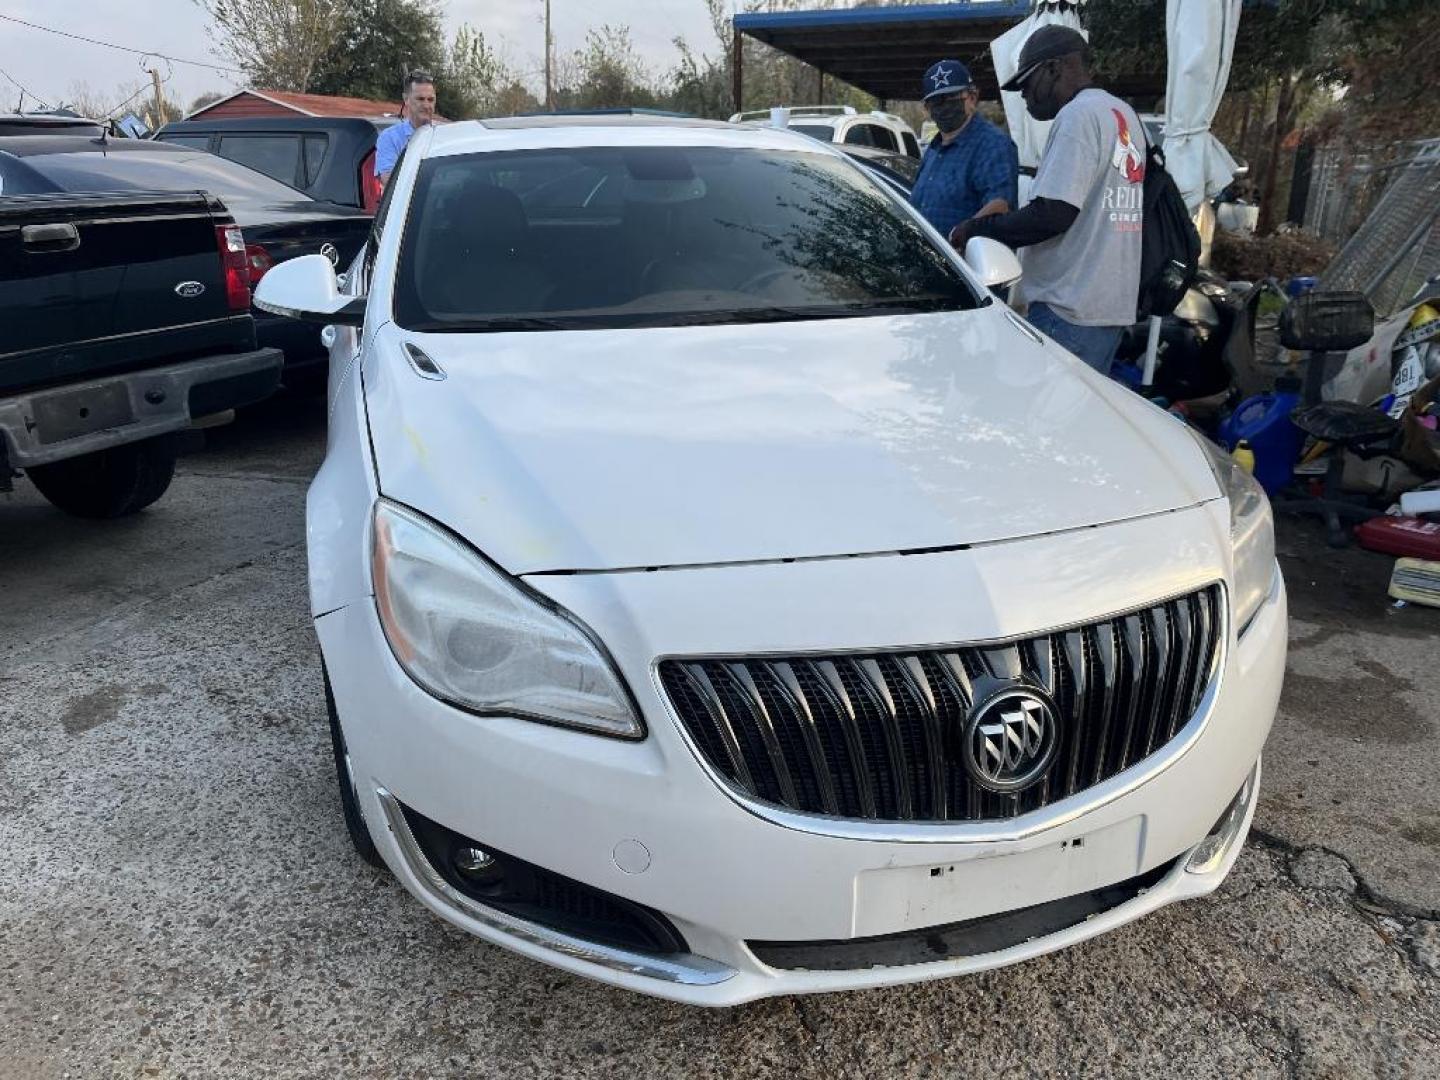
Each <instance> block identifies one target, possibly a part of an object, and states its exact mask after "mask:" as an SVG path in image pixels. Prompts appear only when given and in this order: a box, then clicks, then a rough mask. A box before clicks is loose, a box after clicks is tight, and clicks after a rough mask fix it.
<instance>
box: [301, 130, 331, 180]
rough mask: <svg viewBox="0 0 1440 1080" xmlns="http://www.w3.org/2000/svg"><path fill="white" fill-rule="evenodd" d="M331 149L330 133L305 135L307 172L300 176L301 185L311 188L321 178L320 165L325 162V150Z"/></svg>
mask: <svg viewBox="0 0 1440 1080" xmlns="http://www.w3.org/2000/svg"><path fill="white" fill-rule="evenodd" d="M329 149H330V137H329V136H328V135H306V136H305V173H304V175H303V176H302V177H301V178H300V179H301V181H302V183H301V185H300V186H301V187H303V188H306V189H309V188H310V187H311V185H313V184H314V183H315V181H317V180H319V179H320V166H321V165H323V164H325V152H326V151H327V150H329Z"/></svg>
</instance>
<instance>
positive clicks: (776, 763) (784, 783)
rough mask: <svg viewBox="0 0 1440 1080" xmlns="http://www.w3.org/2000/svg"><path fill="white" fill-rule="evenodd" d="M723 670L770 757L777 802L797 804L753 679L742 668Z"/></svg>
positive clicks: (781, 751) (792, 782) (732, 666)
mask: <svg viewBox="0 0 1440 1080" xmlns="http://www.w3.org/2000/svg"><path fill="white" fill-rule="evenodd" d="M725 670H726V671H728V672H729V674H730V677H731V678H733V679H734V680H735V682H736V683H738V684H739V686H740V688H741V689H742V690H743V691H744V692H745V698H746V702H747V704H748V705H749V708H750V715H751V716H753V717H754V718H755V726H756V729H757V730H758V731H759V732H760V741H761V742H763V743H764V744H765V753H766V754H767V755H769V757H770V769H771V771H772V772H773V773H774V774H775V782H776V783H777V784H779V785H780V799H781V801H782V802H783V803H784V805H786V806H795V805H796V804H797V803H798V802H799V799H798V798H797V796H796V794H795V778H794V776H792V775H791V774H790V766H789V763H788V762H786V760H785V751H784V749H783V748H782V747H781V746H780V739H779V737H778V735H777V733H776V731H775V721H774V720H772V719H771V717H770V710H769V709H767V708H766V707H765V699H764V698H762V697H761V696H760V688H759V687H758V686H756V685H755V676H753V675H752V674H750V669H749V668H748V667H747V666H746V665H744V664H728V665H726V669H725Z"/></svg>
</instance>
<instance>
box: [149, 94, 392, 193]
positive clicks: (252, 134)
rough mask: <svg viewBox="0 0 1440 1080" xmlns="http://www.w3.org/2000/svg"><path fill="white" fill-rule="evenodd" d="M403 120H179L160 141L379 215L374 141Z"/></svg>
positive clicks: (166, 128)
mask: <svg viewBox="0 0 1440 1080" xmlns="http://www.w3.org/2000/svg"><path fill="white" fill-rule="evenodd" d="M398 122H399V121H398V119H388V118H386V119H380V118H376V119H369V118H357V117H331V116H264V117H256V118H254V119H245V120H180V121H177V122H176V123H173V124H166V125H165V126H164V127H163V128H161V129H160V130H159V131H158V132H157V133H156V135H155V138H156V139H158V140H160V141H161V142H169V143H179V144H180V145H182V146H191V147H195V148H196V149H198V150H208V151H210V152H211V153H212V154H219V155H220V156H221V157H223V158H229V159H230V160H231V161H237V162H239V163H240V164H241V165H246V166H249V167H250V168H252V169H254V170H255V171H256V172H262V173H264V174H265V175H266V176H272V177H274V178H275V179H276V180H279V181H281V182H282V183H285V184H289V185H290V186H291V187H294V188H299V189H300V190H301V191H303V192H305V194H307V195H309V196H310V197H311V198H313V199H320V200H323V201H325V202H332V203H340V204H341V205H342V206H356V207H359V208H361V209H362V210H365V211H367V212H368V213H374V212H375V207H376V206H377V205H379V203H380V185H379V184H378V183H377V182H376V180H375V140H376V139H377V138H378V137H379V135H380V132H381V131H383V130H384V129H385V128H387V127H389V126H390V125H391V124H394V123H398Z"/></svg>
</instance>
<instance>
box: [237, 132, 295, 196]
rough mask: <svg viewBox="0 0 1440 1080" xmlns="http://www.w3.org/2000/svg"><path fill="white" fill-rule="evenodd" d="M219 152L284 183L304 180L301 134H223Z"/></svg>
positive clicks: (290, 183) (293, 184)
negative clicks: (301, 169) (301, 164)
mask: <svg viewBox="0 0 1440 1080" xmlns="http://www.w3.org/2000/svg"><path fill="white" fill-rule="evenodd" d="M217 153H219V155H220V156H221V157H226V158H229V159H230V160H231V161H238V162H239V163H240V164H241V165H245V166H247V167H248V168H251V169H254V170H255V171H256V172H260V173H264V174H265V175H266V176H273V177H274V178H275V179H276V180H279V181H280V182H281V183H282V184H289V185H290V186H291V187H298V186H299V185H300V183H301V179H300V136H298V135H223V136H221V138H220V148H219V150H218V151H217Z"/></svg>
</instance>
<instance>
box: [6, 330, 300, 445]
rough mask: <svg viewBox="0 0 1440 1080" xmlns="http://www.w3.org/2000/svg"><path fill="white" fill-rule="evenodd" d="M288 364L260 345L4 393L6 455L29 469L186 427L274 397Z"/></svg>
mask: <svg viewBox="0 0 1440 1080" xmlns="http://www.w3.org/2000/svg"><path fill="white" fill-rule="evenodd" d="M283 362H284V357H283V356H282V355H281V353H280V351H279V350H278V349H256V350H254V351H252V352H244V353H233V354H227V355H224V356H207V357H204V358H202V359H199V360H188V361H186V362H185V363H183V364H172V365H170V366H168V367H159V368H148V369H146V370H144V371H132V372H127V373H125V374H123V375H111V376H107V377H106V378H102V379H93V380H91V381H89V382H83V383H77V384H75V385H72V386H57V387H51V388H50V389H46V390H36V391H32V392H30V393H22V394H14V395H11V396H9V397H4V398H0V435H3V436H4V454H5V457H6V458H8V463H9V465H10V466H12V467H14V468H18V469H26V468H30V467H32V466H35V465H48V464H50V463H51V462H55V461H63V460H65V459H67V458H74V457H80V456H81V455H82V454H91V453H94V452H95V451H97V450H105V449H108V448H109V447H112V446H119V445H121V444H122V443H131V442H139V441H140V440H142V439H150V438H154V437H155V436H157V435H165V434H168V433H170V432H172V431H182V430H184V429H185V428H188V427H189V426H190V425H191V422H192V421H193V420H194V418H196V417H200V416H208V415H210V414H212V413H218V412H223V411H225V410H226V409H233V408H236V407H237V406H240V405H249V404H251V403H252V402H256V401H260V400H261V399H262V398H266V397H269V396H270V395H271V394H272V393H274V392H275V389H276V387H278V386H279V385H280V367H281V364H282V363H283Z"/></svg>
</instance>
